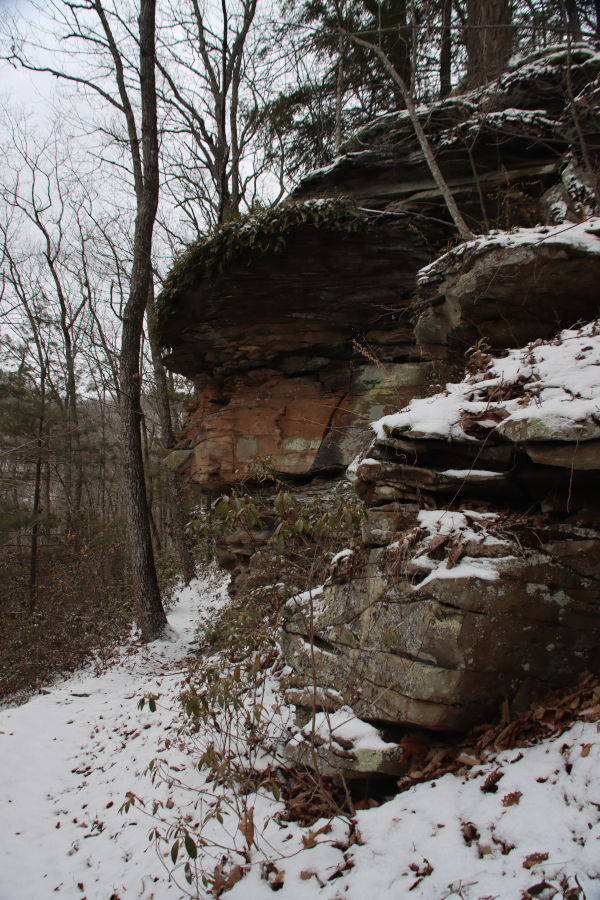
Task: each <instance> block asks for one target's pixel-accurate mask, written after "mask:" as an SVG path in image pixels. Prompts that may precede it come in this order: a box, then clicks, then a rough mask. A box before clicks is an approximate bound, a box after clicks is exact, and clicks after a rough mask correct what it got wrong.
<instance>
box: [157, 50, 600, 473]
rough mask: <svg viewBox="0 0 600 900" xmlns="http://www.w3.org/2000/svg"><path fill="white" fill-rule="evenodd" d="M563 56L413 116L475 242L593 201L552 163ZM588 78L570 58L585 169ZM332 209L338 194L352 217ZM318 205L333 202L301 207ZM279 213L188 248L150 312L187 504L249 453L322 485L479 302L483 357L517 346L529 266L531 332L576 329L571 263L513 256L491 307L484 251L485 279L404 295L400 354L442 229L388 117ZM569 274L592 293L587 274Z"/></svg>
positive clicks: (495, 285) (580, 61)
mask: <svg viewBox="0 0 600 900" xmlns="http://www.w3.org/2000/svg"><path fill="white" fill-rule="evenodd" d="M565 53H566V51H556V52H552V53H550V54H548V53H546V54H545V55H543V56H542V57H541V58H540V59H532V60H529V61H525V62H523V63H521V64H520V65H519V66H518V67H516V68H515V69H513V70H512V71H511V72H509V73H507V75H506V76H503V78H501V79H499V81H498V82H496V83H494V84H492V85H489V86H487V87H486V88H485V89H483V90H480V91H478V92H472V93H470V94H466V95H462V96H460V97H455V98H449V99H448V100H445V101H443V102H441V103H436V104H432V105H431V106H428V107H423V108H422V109H421V110H420V115H421V118H422V121H423V124H424V126H425V129H426V131H427V133H428V135H429V137H430V140H431V142H432V145H433V146H434V149H435V150H436V153H437V155H438V158H439V161H440V164H441V167H442V170H443V171H444V174H445V176H446V178H447V179H448V181H449V183H450V184H451V186H452V187H453V189H454V191H455V192H456V196H457V199H458V201H459V205H460V206H461V209H462V211H463V212H464V213H465V215H467V217H468V218H469V221H470V223H471V225H472V227H473V228H474V229H475V230H476V231H478V230H481V229H482V228H483V227H485V226H486V223H488V224H489V223H494V222H496V223H500V224H501V225H502V226H503V227H506V226H509V225H514V224H519V223H522V222H524V221H525V222H527V221H531V220H533V221H539V220H547V221H551V220H552V219H553V218H556V217H559V218H560V219H564V218H565V217H573V216H574V217H577V216H579V217H581V216H583V215H585V213H586V210H587V209H588V208H589V205H590V203H592V202H593V191H592V189H591V187H590V185H589V184H588V182H589V178H587V176H586V175H585V173H584V172H582V171H581V166H580V165H578V163H577V158H576V157H577V154H576V153H575V154H574V153H573V152H572V147H573V142H574V126H573V118H572V116H571V115H570V114H569V113H568V111H567V106H568V104H567V99H566V94H565V89H566V88H565V83H564V69H565V60H566V56H565ZM599 71H600V56H599V55H598V54H596V53H594V51H592V50H590V49H586V48H579V49H578V50H577V52H576V53H575V54H574V55H573V67H572V85H573V90H574V91H575V94H576V102H575V107H576V109H577V113H578V123H579V127H580V130H581V131H582V133H583V134H584V135H585V139H586V142H587V146H588V149H589V152H590V153H591V154H592V155H593V154H594V153H595V152H597V151H598V150H599V149H600V122H599V119H598V112H597V106H596V105H595V104H594V102H593V97H592V94H593V90H594V78H597V76H598V72H599ZM586 179H587V180H586ZM340 195H350V196H351V197H353V198H354V200H356V201H357V202H358V204H359V206H358V208H357V207H356V206H354V207H353V206H352V203H351V202H349V201H345V200H343V199H340ZM321 197H330V198H332V197H337V198H338V199H337V200H328V201H324V200H322V199H313V198H321ZM294 198H295V203H293V204H291V205H288V206H287V207H285V206H283V207H281V208H280V209H279V210H275V211H269V212H267V213H265V214H263V215H262V216H261V215H259V216H257V217H251V218H250V219H248V220H247V221H242V222H234V223H231V224H230V225H228V226H226V227H225V228H224V229H222V231H221V232H218V233H217V234H216V235H215V236H213V237H211V238H209V239H206V240H204V241H200V242H199V244H198V245H196V247H195V248H194V247H193V248H191V250H190V251H188V253H187V254H186V255H185V256H184V257H183V258H182V260H180V261H179V263H178V264H177V266H176V267H175V268H174V270H173V273H172V274H171V275H170V276H169V279H168V281H167V285H166V288H165V290H164V291H163V293H162V295H161V298H160V308H161V312H160V320H161V328H160V330H161V339H162V341H163V344H164V345H165V347H166V348H167V349H168V352H167V355H166V357H165V362H166V365H168V366H169V367H170V368H171V369H172V370H173V371H176V372H180V373H183V374H185V375H187V376H188V377H190V378H193V379H194V380H195V383H196V397H197V400H196V403H195V405H194V408H193V410H191V411H190V415H189V417H188V421H187V423H186V427H185V429H184V432H183V434H182V435H181V440H180V442H179V444H178V447H177V448H176V451H175V452H174V453H173V454H172V456H171V459H170V464H171V465H173V466H180V467H181V470H182V473H184V474H185V475H186V477H187V478H188V479H189V481H190V482H192V483H195V484H197V485H199V486H200V487H202V488H210V489H213V490H219V489H222V488H224V487H225V486H227V485H230V484H231V483H232V482H235V481H236V480H238V479H239V478H240V477H243V476H244V474H245V473H247V471H248V470H249V469H250V468H252V466H253V465H254V464H255V463H256V460H257V459H260V458H264V457H266V456H269V457H271V459H272V461H273V463H274V466H275V469H276V471H277V473H278V474H279V475H280V476H284V477H288V478H297V479H301V480H305V479H306V478H311V477H315V476H319V475H322V474H327V475H335V474H338V475H339V474H341V473H342V472H343V470H344V469H345V467H346V466H347V465H348V464H349V462H350V461H351V459H352V458H353V457H354V456H355V455H356V452H357V450H358V448H359V447H360V445H361V441H362V440H363V435H364V429H365V426H366V425H367V424H368V422H369V421H371V420H372V419H374V418H377V417H379V416H380V415H382V414H383V413H385V412H387V411H390V410H392V409H396V408H398V407H399V406H402V405H403V404H404V403H407V402H408V401H409V400H410V399H411V398H412V397H415V396H421V395H423V394H424V393H425V391H426V390H427V389H428V386H429V384H430V383H431V381H432V378H433V369H432V365H431V362H432V360H436V359H438V358H439V356H440V346H443V348H444V351H443V352H444V354H445V356H446V357H447V358H452V361H453V362H454V363H456V361H457V360H456V357H457V355H458V357H459V360H458V361H459V363H461V362H462V359H460V356H461V354H464V351H465V350H466V349H467V348H468V347H469V346H470V345H471V344H472V343H474V341H475V340H477V338H478V336H479V335H480V334H485V333H486V328H487V325H488V320H489V318H490V315H492V314H491V313H490V312H489V309H488V306H489V303H487V301H486V303H487V305H484V304H481V303H479V301H478V300H477V298H478V297H479V296H480V295H481V294H482V292H484V291H483V288H484V287H486V290H487V294H488V295H489V298H490V302H495V303H496V305H498V302H499V303H500V305H502V304H505V309H503V310H501V311H500V312H499V313H498V311H497V310H496V312H495V313H494V314H493V315H494V316H495V321H494V332H495V334H496V335H497V338H498V340H499V341H501V343H502V346H518V345H519V344H521V343H524V342H525V341H527V340H529V339H531V338H532V337H535V336H537V332H536V331H535V328H536V323H535V322H529V325H528V327H526V322H527V320H528V312H527V310H528V308H529V304H527V303H526V302H525V299H524V298H525V297H526V296H527V295H528V293H529V291H536V290H537V287H536V285H537V274H538V272H539V270H540V267H541V266H545V267H546V268H547V270H548V273H549V275H550V276H551V277H549V278H545V279H544V285H545V288H544V290H545V291H546V292H547V295H546V296H545V298H542V297H541V296H540V300H542V299H548V297H550V298H551V299H552V317H550V316H548V317H547V327H546V330H545V331H542V332H540V334H546V333H548V329H549V328H550V329H551V328H552V327H553V324H554V322H556V324H557V325H563V326H568V325H570V324H571V323H572V322H573V321H574V320H575V319H576V318H577V316H578V315H579V313H578V311H577V310H573V309H572V308H571V305H570V300H569V294H568V284H569V280H570V278H571V275H570V274H568V273H570V271H571V269H575V268H577V267H578V264H579V261H580V260H579V257H578V256H577V254H575V256H574V258H573V259H572V266H571V269H569V268H568V267H567V266H566V265H565V266H563V254H562V251H561V249H560V247H558V246H556V245H554V246H553V247H552V248H549V247H548V248H546V246H545V245H544V244H543V243H542V244H540V247H541V249H536V250H535V251H530V250H528V251H527V252H530V265H529V267H528V268H527V267H525V266H524V265H522V264H521V261H520V260H519V261H517V264H516V265H515V266H513V269H514V272H515V273H517V275H516V276H515V277H518V278H525V282H524V287H525V288H526V290H522V291H520V293H519V296H520V298H521V299H520V301H519V297H516V298H514V299H513V298H512V293H511V290H510V288H508V289H507V290H506V291H504V285H505V282H506V281H507V279H510V269H511V264H510V263H505V265H504V268H503V272H502V278H494V277H492V278H491V282H490V273H492V272H493V271H495V268H494V266H495V264H494V262H493V260H491V258H490V257H489V254H486V264H485V265H486V266H487V267H488V268H487V269H486V268H485V267H484V268H481V267H479V268H478V264H477V263H476V259H475V258H476V256H477V250H476V248H475V249H473V250H471V251H470V252H471V253H472V255H473V258H474V259H473V274H472V275H471V274H470V275H469V276H468V277H466V276H465V277H463V278H462V280H461V281H460V283H459V282H456V283H454V282H452V277H453V276H452V273H451V272H450V271H444V272H443V273H441V274H440V276H439V277H440V278H442V279H443V283H441V281H440V283H439V284H438V283H434V279H430V284H429V288H428V292H427V293H425V292H421V296H422V302H423V303H428V304H429V310H430V314H429V318H428V319H427V318H425V317H422V319H421V324H420V326H419V327H420V328H421V331H422V333H421V334H419V335H418V337H419V341H420V343H419V345H417V342H416V341H415V335H414V331H413V327H412V323H411V316H413V315H414V313H415V307H414V305H413V304H412V302H411V301H412V297H413V294H414V292H415V289H416V287H417V284H416V276H417V272H418V271H419V270H420V269H422V268H423V267H426V266H427V264H428V263H430V262H431V260H432V259H433V258H434V257H435V256H436V255H437V254H438V253H439V251H440V250H441V248H442V247H443V246H444V245H446V244H447V243H448V241H449V240H451V239H452V238H453V235H454V230H453V228H452V226H451V223H450V222H449V219H448V214H447V212H446V210H445V209H444V207H443V205H441V204H440V198H439V196H438V195H437V189H436V188H435V185H433V182H432V180H431V176H430V174H429V172H428V170H427V167H426V165H425V162H424V159H423V155H422V152H421V150H420V148H419V146H418V143H417V141H416V139H415V137H414V135H413V132H412V128H411V126H410V122H409V121H408V118H407V116H406V114H405V113H396V114H393V115H388V116H383V117H381V118H379V119H377V120H376V121H375V122H373V123H372V124H371V125H369V126H367V127H365V128H364V129H362V130H361V131H359V132H358V133H357V134H356V135H355V136H354V137H353V138H352V139H351V140H350V141H349V142H348V143H347V145H346V146H345V147H344V148H343V153H342V155H341V156H340V157H339V158H338V159H337V160H336V161H335V163H334V164H333V165H332V166H330V167H328V168H327V169H326V170H321V171H319V172H315V173H312V174H311V175H309V176H307V178H306V179H305V180H304V181H303V182H302V184H301V185H300V186H299V188H298V189H297V190H296V191H295V193H294ZM546 251H547V252H546ZM515 252H516V251H515ZM436 271H437V270H436ZM578 271H579V270H578ZM579 274H580V275H581V280H582V282H583V280H584V279H585V281H586V285H587V287H586V290H587V293H588V294H590V293H593V290H594V284H595V279H596V278H597V270H596V268H595V263H594V265H593V266H591V267H590V269H589V271H586V273H585V274H584V273H583V271H581V272H579ZM465 282H468V284H466V283H465ZM489 282H490V284H491V286H490V284H489ZM509 283H510V282H509ZM488 288H489V289H488ZM466 290H470V291H471V297H472V303H471V307H468V306H467V305H466V304H465V305H464V306H463V307H461V308H462V309H463V312H462V315H463V317H464V321H461V322H460V323H459V322H456V321H455V320H454V318H453V316H454V313H453V312H452V297H453V296H454V295H455V294H456V295H460V296H462V294H463V292H464V291H466ZM503 291H504V293H503ZM582 293H584V291H583V287H582ZM442 294H443V296H444V297H445V306H444V315H445V317H446V318H445V319H444V320H443V321H442V320H441V319H440V310H439V298H440V297H441V296H442ZM577 302H579V301H577ZM583 302H584V303H585V298H584V301H583ZM500 318H503V321H504V322H505V329H504V332H505V333H504V334H502V333H501V329H500V328H499V327H498V323H499V321H500ZM450 331H452V334H451V335H449V332H450ZM447 337H449V338H451V339H448V340H446V338H447ZM440 342H441V343H440ZM440 371H441V370H440Z"/></svg>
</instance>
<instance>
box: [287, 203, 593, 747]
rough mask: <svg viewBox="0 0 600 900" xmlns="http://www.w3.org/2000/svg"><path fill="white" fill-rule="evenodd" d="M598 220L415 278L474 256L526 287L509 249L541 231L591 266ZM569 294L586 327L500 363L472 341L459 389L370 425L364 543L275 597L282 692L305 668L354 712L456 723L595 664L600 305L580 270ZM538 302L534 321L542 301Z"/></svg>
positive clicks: (511, 241) (459, 273)
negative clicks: (313, 578) (302, 590)
mask: <svg viewBox="0 0 600 900" xmlns="http://www.w3.org/2000/svg"><path fill="white" fill-rule="evenodd" d="M599 224H600V221H599V220H597V219H596V220H591V221H590V222H588V223H587V224H585V225H581V226H576V227H567V228H565V227H564V226H560V227H557V228H551V229H544V230H543V231H542V232H541V233H540V232H539V231H538V230H536V229H527V230H523V231H521V232H516V233H515V234H512V235H504V236H501V235H497V236H493V237H491V238H488V239H487V240H481V241H479V242H472V244H470V245H469V244H467V245H465V246H463V247H461V248H458V249H457V250H455V251H451V252H450V253H449V254H448V255H447V257H443V258H442V259H441V260H439V262H438V263H437V264H436V266H435V267H434V268H433V270H432V269H431V268H430V270H429V271H425V272H424V273H422V274H421V277H420V283H421V285H422V286H423V287H425V286H427V285H429V283H430V279H432V280H433V278H434V276H435V277H436V278H437V277H438V276H439V273H440V272H442V271H451V272H452V273H453V277H455V278H456V279H458V280H460V279H461V278H463V279H465V280H466V281H468V278H469V274H470V271H471V265H472V258H473V254H477V259H478V261H479V262H480V263H481V262H482V261H483V259H484V258H485V257H486V256H489V259H488V262H489V264H490V265H493V267H494V268H496V269H497V270H498V271H499V272H500V273H502V271H503V263H505V264H506V265H508V266H509V267H510V269H511V273H512V276H514V277H515V279H516V282H517V283H518V281H519V279H518V267H519V264H520V265H521V266H522V267H523V270H524V274H523V278H522V279H521V280H522V281H523V282H525V280H526V274H527V272H528V270H529V265H530V258H529V256H528V254H527V253H516V254H515V253H514V249H515V247H517V248H521V250H524V249H525V248H528V249H529V250H530V251H532V250H533V248H536V247H537V246H538V242H539V241H540V239H543V240H545V242H546V244H547V246H549V247H552V246H553V241H554V240H556V241H557V246H558V247H559V248H560V249H561V253H562V258H563V259H564V260H565V261H566V265H567V266H568V265H569V260H570V259H571V258H572V257H571V253H570V252H567V250H569V251H572V252H573V253H575V252H578V253H580V254H581V259H582V260H584V262H582V263H581V269H582V271H584V272H585V271H586V265H588V264H589V265H592V264H593V263H594V262H595V263H596V264H597V263H598V261H600V234H599V233H598V228H597V226H598V225H599ZM500 244H502V248H501V247H500ZM567 245H570V246H569V247H568V248H567ZM544 271H546V270H545V269H544V266H543V265H542V266H541V268H540V272H539V275H538V279H539V280H538V288H539V290H540V291H541V293H542V295H544V291H543V289H542V285H543V284H544V283H545V279H544V275H543V273H544ZM548 279H549V281H548V283H547V284H546V291H547V295H551V293H552V282H553V277H552V275H550V274H548ZM571 292H572V297H573V308H574V309H575V308H578V309H579V311H580V313H581V315H582V316H583V317H584V318H587V319H591V321H589V322H588V323H587V324H584V325H580V326H578V327H576V328H573V329H570V330H566V331H562V332H558V333H557V334H556V335H555V336H554V337H553V338H551V339H550V340H542V339H537V340H536V341H533V342H531V343H529V344H527V345H526V346H525V347H523V348H522V349H520V350H510V351H505V352H504V353H503V354H502V355H501V356H499V357H494V356H492V355H490V354H489V352H487V351H482V350H479V351H477V352H475V353H473V354H472V357H471V364H470V370H468V371H467V372H466V374H465V377H464V378H463V379H462V380H461V381H460V382H456V383H450V384H447V385H446V388H445V390H444V391H440V392H438V393H436V394H433V395H432V396H429V397H426V398H424V399H421V400H415V401H413V402H412V403H411V404H409V405H408V406H407V407H406V408H405V409H404V410H402V411H401V412H399V413H396V414H394V415H390V416H386V417H384V418H382V419H381V420H379V421H378V422H376V423H374V426H373V427H374V430H375V435H376V436H375V440H374V441H373V443H372V444H371V446H370V447H369V448H368V450H367V451H365V452H364V453H363V454H362V455H361V456H359V457H358V458H357V459H356V460H355V462H354V463H353V465H352V466H351V467H350V470H349V475H350V478H351V480H352V482H353V484H354V487H355V489H356V491H357V492H358V494H359V496H361V497H362V498H363V499H364V500H365V502H366V503H367V505H368V507H369V512H368V519H367V522H366V524H365V528H364V534H363V546H362V548H355V549H354V551H353V552H352V554H347V555H345V556H344V557H343V558H342V559H341V560H340V563H339V564H338V566H337V568H336V570H335V571H334V573H333V575H332V577H331V579H330V582H329V583H327V584H325V585H324V586H323V588H319V589H318V590H317V592H316V594H315V595H314V596H313V595H312V594H310V593H308V594H304V595H303V596H302V598H301V599H300V600H294V599H292V600H291V601H290V602H289V604H288V617H287V622H286V625H285V628H284V638H283V646H284V650H285V654H286V658H287V660H288V662H289V663H290V665H291V666H292V668H293V670H294V675H293V676H292V684H293V685H294V686H295V688H296V689H299V688H301V687H302V686H306V685H307V684H309V683H310V680H311V678H312V679H314V678H315V675H314V671H315V669H316V681H317V683H318V684H319V685H320V686H321V687H322V688H323V689H328V690H329V691H330V692H333V693H330V696H335V697H337V698H338V701H337V702H338V704H346V705H350V706H352V708H353V709H354V710H355V712H356V714H357V715H359V716H362V717H364V718H366V719H370V720H374V721H379V722H386V723H388V724H390V725H393V724H395V725H398V724H400V723H401V724H403V725H409V726H416V727H422V728H428V729H438V730H449V729H464V728H467V727H469V726H470V725H472V724H474V723H476V722H477V721H481V720H482V719H484V718H485V717H487V716H489V715H490V714H493V713H494V712H495V711H496V710H497V709H498V708H499V706H500V704H501V703H502V701H503V700H505V699H506V698H508V699H509V700H510V701H511V702H512V703H514V704H517V706H518V705H519V704H524V703H526V702H528V700H530V699H531V697H532V696H533V694H534V693H535V692H536V691H539V690H540V689H542V688H544V687H547V686H548V685H560V684H564V683H568V682H569V681H570V680H572V679H574V678H575V677H576V675H577V674H579V673H580V672H581V671H582V670H584V669H585V668H586V667H588V666H591V667H597V646H598V641H599V640H600V605H599V601H600V531H599V530H598V524H599V523H600V319H598V318H592V317H595V316H596V315H597V314H598V312H600V309H599V299H600V298H599V295H597V294H596V295H595V296H594V297H592V296H591V294H590V292H588V291H587V283H586V279H585V278H584V279H583V281H582V292H581V294H579V291H578V282H577V279H576V278H574V279H572V282H571ZM537 296H538V295H537V294H536V293H533V294H532V295H531V297H532V299H531V304H532V305H533V304H535V303H536V297H537ZM586 297H587V300H586ZM446 301H447V302H448V304H449V305H450V307H451V309H452V310H453V311H454V312H457V314H458V318H457V321H462V316H463V314H465V313H468V312H469V310H471V309H472V294H471V293H470V292H469V291H468V290H467V291H465V294H464V306H465V308H464V309H463V307H462V305H461V301H460V299H458V295H456V296H453V297H452V298H451V300H449V301H448V300H447V298H446ZM446 301H444V300H442V301H441V302H440V305H439V309H440V317H441V318H442V319H444V316H443V312H444V302H446ZM578 304H581V306H578ZM535 308H536V309H537V314H538V317H539V319H540V320H541V322H542V327H543V328H545V327H548V326H547V324H546V322H545V319H544V314H545V310H546V307H545V306H544V305H543V304H539V303H537V305H536V306H535ZM430 314H431V310H430V308H428V307H427V306H426V307H425V311H424V312H423V316H424V317H429V316H430ZM490 321H491V320H490ZM499 328H500V330H501V329H502V321H501V320H500V326H499ZM417 331H419V329H418V328H417ZM442 331H443V329H442ZM440 334H441V332H440ZM444 334H447V332H444ZM488 334H489V335H490V341H492V342H494V341H495V340H496V339H497V340H498V342H500V343H501V342H502V336H500V337H498V338H497V336H496V334H495V332H494V329H493V328H492V327H490V330H489V331H488ZM441 343H442V338H441V337H440V346H441ZM308 623H310V625H311V627H310V628H309V627H307V625H308ZM311 643H312V644H313V645H314V652H313V651H312V650H311ZM313 655H314V657H315V659H316V665H315V663H314V662H313Z"/></svg>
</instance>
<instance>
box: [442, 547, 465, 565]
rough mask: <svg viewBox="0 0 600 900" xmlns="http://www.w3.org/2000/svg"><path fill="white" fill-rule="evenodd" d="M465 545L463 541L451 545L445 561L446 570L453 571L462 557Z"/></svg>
mask: <svg viewBox="0 0 600 900" xmlns="http://www.w3.org/2000/svg"><path fill="white" fill-rule="evenodd" d="M465 547H466V543H465V541H458V542H457V543H455V544H453V545H452V546H451V547H450V550H449V551H448V558H447V559H446V568H447V569H453V568H454V566H455V565H456V563H457V562H458V561H459V559H460V558H461V556H463V555H464V552H465Z"/></svg>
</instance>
